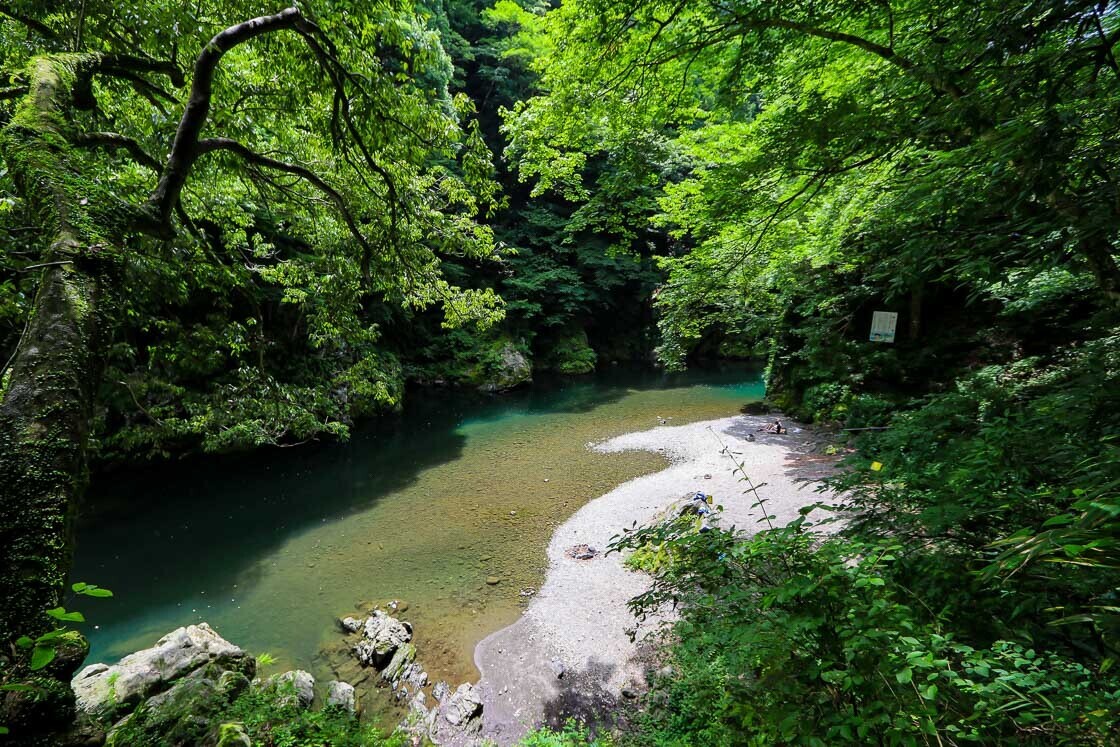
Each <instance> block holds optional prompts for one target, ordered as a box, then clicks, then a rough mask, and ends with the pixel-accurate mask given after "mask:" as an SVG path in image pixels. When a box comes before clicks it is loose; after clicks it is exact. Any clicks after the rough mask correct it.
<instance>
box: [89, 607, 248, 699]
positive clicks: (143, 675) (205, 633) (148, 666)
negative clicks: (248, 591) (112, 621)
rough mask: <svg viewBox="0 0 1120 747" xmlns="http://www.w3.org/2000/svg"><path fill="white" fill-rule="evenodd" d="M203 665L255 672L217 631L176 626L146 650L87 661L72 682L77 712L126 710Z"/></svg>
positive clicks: (205, 627) (246, 673)
mask: <svg viewBox="0 0 1120 747" xmlns="http://www.w3.org/2000/svg"><path fill="white" fill-rule="evenodd" d="M208 664H215V665H217V670H216V671H215V672H214V679H215V687H216V686H217V685H216V680H217V679H218V677H219V676H220V674H221V672H222V671H235V672H239V673H241V674H242V675H245V676H252V675H253V674H254V673H255V672H256V662H255V661H254V660H253V658H252V657H251V656H249V655H248V654H246V653H245V652H244V651H242V650H241V649H240V648H239V647H237V646H235V645H234V644H232V643H230V642H229V641H227V640H226V639H224V638H222V637H221V636H220V635H218V634H217V633H216V632H214V630H213V629H212V628H211V627H210V626H209V625H207V624H206V623H199V624H198V625H189V626H187V627H185V628H178V629H177V630H174V631H172V632H170V633H168V634H167V635H165V636H164V637H163V638H160V639H159V641H157V642H156V645H155V646H153V647H151V648H146V649H143V650H142V651H137V652H136V653H134V654H129V655H128V656H126V657H124V658H123V659H121V660H120V661H119V662H118V663H116V664H114V665H112V666H109V665H105V664H91V665H90V666H88V667H86V668H85V669H83V670H82V671H80V672H79V673H78V674H77V676H75V677H74V679H73V680H72V681H71V683H70V684H71V687H72V688H73V690H74V695H75V697H76V699H77V707H78V710H79V711H81V712H82V713H85V714H88V715H90V716H94V717H97V718H103V719H112V718H114V717H117V716H119V715H121V714H124V713H128V712H130V711H131V710H132V709H133V708H135V707H136V705H137V704H138V703H140V701H142V700H143V699H145V698H147V697H150V696H152V695H156V694H158V693H160V692H163V691H165V690H167V689H169V688H170V687H171V685H172V684H173V683H174V682H175V681H176V680H179V679H181V678H183V677H185V676H187V675H189V674H190V673H192V672H194V671H196V670H198V669H200V668H201V667H204V666H206V665H208Z"/></svg>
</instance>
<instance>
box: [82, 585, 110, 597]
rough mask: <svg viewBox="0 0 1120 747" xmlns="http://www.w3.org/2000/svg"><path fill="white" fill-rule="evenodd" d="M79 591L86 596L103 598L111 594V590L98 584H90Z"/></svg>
mask: <svg viewBox="0 0 1120 747" xmlns="http://www.w3.org/2000/svg"><path fill="white" fill-rule="evenodd" d="M80 593H82V594H85V595H86V596H87V597H98V598H104V597H111V596H113V592H111V591H109V590H108V589H102V588H101V587H99V586H90V587H89V588H87V589H85V590H84V591H82V592H80Z"/></svg>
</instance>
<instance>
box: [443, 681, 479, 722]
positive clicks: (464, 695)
mask: <svg viewBox="0 0 1120 747" xmlns="http://www.w3.org/2000/svg"><path fill="white" fill-rule="evenodd" d="M439 710H440V713H441V714H443V718H444V719H445V720H446V721H447V723H449V724H451V725H452V726H460V727H461V726H463V725H465V724H466V723H467V722H468V721H470V720H471V719H472V718H474V717H475V716H477V715H478V714H479V713H481V712H482V699H481V698H480V697H479V696H478V692H477V691H476V690H475V689H474V685H472V684H470V683H469V682H464V683H463V684H461V685H459V687H458V688H456V690H455V692H453V693H452V694H451V695H450V696H448V697H447V699H446V700H444V701H443V702H442V703H441V704H440V708H439Z"/></svg>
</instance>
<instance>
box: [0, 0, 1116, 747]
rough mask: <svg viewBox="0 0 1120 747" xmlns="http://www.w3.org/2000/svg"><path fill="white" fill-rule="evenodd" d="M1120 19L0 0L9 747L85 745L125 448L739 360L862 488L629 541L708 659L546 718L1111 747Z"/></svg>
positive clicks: (672, 734)
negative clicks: (77, 544) (92, 486)
mask: <svg viewBox="0 0 1120 747" xmlns="http://www.w3.org/2000/svg"><path fill="white" fill-rule="evenodd" d="M1118 45H1120V6H1117V5H1116V4H1115V3H1112V2H1107V1H1105V2H1084V1H1081V0H1069V1H1062V0H1037V1H1035V0H1014V1H1011V2H1009V1H1007V0H1000V1H997V0H976V1H975V2H969V3H965V2H959V0H894V1H893V2H892V1H891V0H884V1H883V2H861V1H855V0H835V1H834V2H802V1H801V0H791V1H789V2H781V3H774V2H756V1H755V0H632V1H631V2H611V1H609V0H563V2H560V1H559V0H557V2H554V3H548V2H536V0H498V1H497V2H496V3H491V2H489V1H488V0H431V2H428V0H413V1H412V2H409V1H407V0H385V1H380V0H378V1H377V2H352V1H351V0H315V2H308V3H300V4H299V5H298V6H297V5H293V6H292V7H290V8H283V7H270V6H267V5H262V4H261V3H260V2H256V1H252V2H250V1H248V0H232V1H228V2H211V1H210V0H197V2H193V3H175V2H168V1H167V0H150V1H149V2H145V3H122V2H107V1H106V0H65V2H43V1H41V0H14V1H13V2H7V3H2V4H0V67H2V69H3V70H4V71H5V74H6V75H5V78H4V81H3V87H0V125H2V130H0V156H2V159H3V171H2V172H0V192H2V201H0V241H2V246H3V249H2V250H0V361H2V362H3V368H2V369H0V396H2V403H0V486H2V487H0V641H2V642H3V646H2V647H0V689H2V692H0V698H2V703H3V707H2V708H0V744H3V743H6V742H5V740H6V739H7V740H11V742H12V743H13V744H21V743H35V744H64V743H79V742H80V738H88V734H87V733H86V732H85V731H80V733H79V732H73V731H72V730H71V723H70V721H71V719H72V714H73V697H72V694H71V693H70V691H69V684H68V683H69V678H70V676H71V675H72V674H73V672H74V671H75V669H76V668H77V667H78V665H80V664H81V662H82V659H83V658H84V656H85V652H86V650H87V647H86V644H85V643H84V641H83V640H82V638H81V636H80V634H78V633H77V632H76V631H74V630H71V629H70V626H68V625H65V624H64V623H68V622H72V621H74V620H77V619H80V616H79V617H78V618H75V617H72V616H71V617H67V615H73V614H76V613H67V612H66V610H63V609H62V608H61V607H59V604H60V603H61V601H62V599H63V593H64V591H66V590H67V588H68V587H67V586H66V584H67V580H68V575H67V574H68V570H69V564H70V559H71V555H72V552H73V546H72V535H73V529H74V522H75V517H76V515H77V512H78V510H79V506H80V505H81V501H82V496H83V493H84V491H85V488H86V486H87V484H88V481H89V476H90V474H91V472H97V471H99V470H107V469H112V468H114V467H118V466H121V465H127V464H137V463H150V462H159V461H161V460H168V459H176V458H180V457H182V456H184V455H188V454H195V453H201V452H220V453H228V452H234V451H241V450H248V449H262V448H265V449H268V448H281V447H283V448H287V447H296V446H300V445H302V444H306V443H307V442H309V441H316V440H320V441H321V440H328V439H345V438H346V437H347V436H348V433H349V431H350V428H351V427H352V426H353V424H354V423H356V422H358V421H360V420H362V419H364V418H369V417H372V416H384V417H391V415H392V413H393V412H395V411H397V410H399V409H400V407H401V406H402V403H403V402H404V400H405V398H406V397H407V398H413V397H415V398H423V397H424V396H425V393H426V392H427V391H429V390H430V388H431V387H436V386H441V387H462V388H470V389H482V390H484V391H488V392H501V391H504V390H507V389H510V388H513V387H516V386H519V385H523V384H525V383H527V382H529V381H530V380H531V379H532V377H533V376H548V375H558V376H576V375H584V374H589V373H591V372H593V371H595V370H596V368H603V367H605V366H609V365H611V364H612V363H616V362H641V363H643V364H646V365H658V366H663V367H666V368H668V369H679V368H682V367H686V366H690V365H696V364H698V363H700V362H702V361H704V360H708V359H717V358H722V359H727V358H736V359H760V360H764V361H765V362H766V366H767V369H766V377H767V396H768V399H769V401H770V402H772V403H773V404H774V405H775V406H777V407H780V408H781V410H782V411H783V412H785V413H786V414H788V415H790V416H791V417H796V418H798V419H800V420H802V421H806V422H814V423H818V424H821V425H822V427H825V428H832V429H834V440H835V450H836V451H839V452H842V453H844V454H846V455H847V456H846V457H845V461H844V465H845V470H844V471H843V473H842V475H841V476H840V477H838V478H835V480H834V481H833V487H834V488H836V489H838V490H842V491H843V492H842V495H843V496H844V500H843V503H842V505H840V506H836V507H833V508H832V509H831V510H830V511H829V512H828V516H829V518H828V519H826V520H824V521H823V522H821V521H819V520H818V519H816V518H814V519H812V520H810V519H809V518H807V517H806V518H803V519H802V520H800V521H797V522H794V523H793V524H791V525H789V526H787V527H768V528H767V529H766V530H765V531H761V532H758V533H756V534H754V535H753V536H752V537H750V538H749V539H748V538H744V537H742V536H739V535H736V534H732V533H729V532H703V533H698V532H696V531H695V529H696V527H695V525H694V524H693V523H690V522H689V521H687V520H682V521H681V522H676V523H670V524H666V525H658V526H652V527H647V528H644V529H640V530H638V531H635V532H629V533H626V534H624V535H623V536H622V537H621V538H620V539H619V541H618V543H617V545H616V546H615V548H614V549H615V550H618V551H626V552H630V551H634V553H635V555H634V556H633V557H637V558H642V557H644V556H643V555H641V553H642V552H643V550H646V549H648V548H649V547H651V546H655V547H657V548H658V550H659V552H658V553H657V554H656V562H654V561H650V562H646V563H642V562H636V563H634V565H635V566H642V569H643V570H644V571H646V572H648V573H650V574H652V577H653V587H652V590H651V591H650V592H649V593H648V594H646V595H645V596H643V597H640V598H638V599H637V600H635V602H634V604H635V609H636V610H638V611H642V610H651V611H652V610H654V609H656V608H658V606H659V605H662V604H664V603H666V602H672V603H673V604H675V605H677V606H678V607H679V609H680V610H681V618H680V620H679V621H678V622H676V623H675V626H674V629H673V631H671V634H670V635H668V636H667V637H666V638H665V641H664V644H663V650H662V651H661V656H662V657H663V658H664V660H665V661H666V662H667V663H668V664H669V666H670V671H671V672H672V674H671V675H670V676H666V677H664V678H662V679H660V680H655V681H654V682H653V683H652V688H651V690H650V692H649V693H648V694H646V695H644V696H643V699H642V700H641V702H640V703H638V704H637V705H636V706H635V707H636V708H637V715H635V716H634V718H633V719H631V720H630V722H629V725H628V727H627V729H625V730H623V731H621V732H617V731H616V732H613V733H612V732H608V731H600V732H596V731H595V729H594V728H592V729H591V731H590V732H589V731H586V730H585V729H584V728H583V727H577V726H573V727H572V728H570V729H568V730H566V731H563V732H551V731H547V730H546V731H543V732H541V733H539V734H535V735H533V736H532V737H530V738H529V741H528V742H526V743H527V744H542V745H548V744H556V745H566V744H572V745H575V744H584V743H588V742H596V743H599V744H604V745H605V744H619V745H630V744H633V745H747V744H752V745H771V744H810V745H833V744H889V745H910V744H914V745H916V744H930V745H932V744H966V743H981V744H1095V745H1108V744H1116V743H1117V742H1118V741H1120V674H1117V671H1118V670H1117V669H1116V657H1117V656H1118V655H1120V598H1118V596H1117V595H1118V593H1120V589H1118V583H1120V441H1118V439H1120V265H1118V264H1117V255H1118V253H1120V249H1118V242H1120V63H1118V57H1117V54H1118V52H1117V47H1118ZM880 310H892V311H896V312H898V331H897V338H896V339H895V341H894V342H893V343H889V344H885V343H882V342H875V341H870V340H869V339H868V329H869V328H870V325H871V322H872V314H873V312H875V311H880ZM841 429H848V430H841ZM755 497H756V498H758V499H759V500H760V501H762V502H763V504H764V502H765V488H764V487H763V488H761V489H760V491H756V492H755ZM814 516H816V514H814ZM90 580H91V581H96V579H90ZM100 591H101V590H99V589H98V588H97V587H85V588H84V589H83V590H80V591H79V593H86V594H87V595H92V596H97V595H98V593H99V592H100ZM48 610H49V612H45V611H48ZM60 610H61V611H60ZM233 708H234V710H233V711H231V713H232V714H233V715H231V716H230V718H238V719H240V720H242V721H245V722H247V723H251V724H256V725H258V726H261V725H264V726H262V727H261V728H263V729H264V731H262V732H258V733H257V734H258V736H255V738H254V741H253V742H252V744H258V743H259V744H340V745H341V744H380V743H381V739H382V737H380V736H378V735H377V734H376V733H375V732H373V731H370V730H367V729H366V728H365V727H359V726H357V725H356V724H354V723H351V722H350V721H348V720H347V719H345V718H343V717H342V716H341V715H337V714H336V715H337V716H338V717H337V718H335V717H334V716H319V715H314V716H303V717H299V718H297V717H295V716H293V715H292V714H291V713H289V712H287V711H285V710H283V709H282V708H279V706H276V704H269V703H260V702H253V703H248V702H239V703H237V704H235V706H234V707H233ZM270 709H272V710H270ZM276 709H279V710H276ZM262 714H264V715H262ZM300 718H303V719H304V720H303V721H301V720H300ZM281 722H287V723H289V729H290V733H287V732H285V735H282V738H281V737H280V736H277V734H279V731H276V730H275V729H274V727H276V725H278V724H280V723H281ZM292 724H295V725H294V726H293V725H292ZM591 726H592V727H594V724H592V725H591ZM75 734H79V736H75ZM259 734H266V735H267V734H272V737H267V736H266V737H260V736H259ZM79 737H80V738H79ZM268 739H273V740H274V741H268ZM285 739H286V740H289V741H284V740H285ZM390 739H394V738H390ZM25 740H26V741H25ZM262 740H263V741H262ZM154 743H160V742H158V741H157V742H154ZM168 743H171V742H168ZM215 743H217V741H216V739H215ZM234 743H235V742H228V744H234ZM236 743H237V744H241V742H236Z"/></svg>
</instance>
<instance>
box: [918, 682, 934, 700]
mask: <svg viewBox="0 0 1120 747" xmlns="http://www.w3.org/2000/svg"><path fill="white" fill-rule="evenodd" d="M922 697H923V698H925V699H926V700H933V699H934V698H936V697H937V685H930V686H929V687H927V688H926V689H925V690H922Z"/></svg>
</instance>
